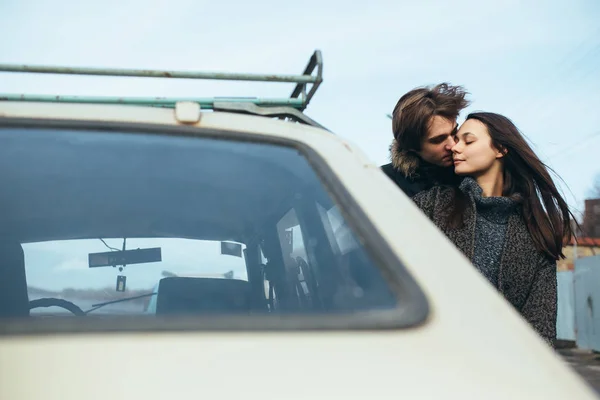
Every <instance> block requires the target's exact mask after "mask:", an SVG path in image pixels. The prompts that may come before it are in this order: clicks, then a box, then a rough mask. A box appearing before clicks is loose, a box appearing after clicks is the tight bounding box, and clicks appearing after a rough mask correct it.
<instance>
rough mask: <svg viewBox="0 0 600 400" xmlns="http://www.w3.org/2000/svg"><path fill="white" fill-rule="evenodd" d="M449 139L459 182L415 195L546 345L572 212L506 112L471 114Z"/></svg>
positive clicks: (550, 340) (553, 329)
mask: <svg viewBox="0 0 600 400" xmlns="http://www.w3.org/2000/svg"><path fill="white" fill-rule="evenodd" d="M455 141H456V144H455V145H454V147H453V148H452V153H453V159H454V169H455V172H456V174H458V175H461V176H465V178H464V179H463V180H462V182H461V184H460V186H459V187H447V186H438V187H434V188H432V189H430V190H428V191H426V192H421V193H419V194H418V195H417V196H415V198H414V201H415V202H416V203H417V205H418V206H419V207H420V208H421V209H422V210H423V212H425V214H427V215H428V216H429V218H431V219H432V220H433V222H434V223H435V224H436V225H437V226H438V227H439V228H440V229H441V230H442V231H443V232H444V233H445V234H446V235H447V236H448V237H449V238H450V240H451V241H452V242H454V244H455V245H456V246H457V247H458V248H459V249H460V250H461V251H462V252H463V253H464V254H465V255H466V256H467V257H468V258H469V259H470V260H471V262H472V263H473V265H474V266H475V267H476V268H477V269H478V270H479V271H480V272H481V273H482V274H483V275H484V276H485V277H486V278H487V279H488V280H489V282H490V283H491V284H492V285H493V286H494V287H496V288H497V289H498V290H499V291H500V292H501V293H502V294H503V295H504V297H505V298H506V299H507V300H508V301H509V302H510V303H511V304H512V305H513V306H514V307H515V308H516V309H517V310H518V311H519V312H520V313H521V315H522V316H523V317H524V318H525V319H526V320H527V321H529V323H530V324H531V325H532V326H533V328H534V329H535V330H536V331H537V332H538V333H539V334H540V335H541V336H542V338H544V339H545V340H546V341H547V342H548V343H549V344H550V345H552V344H553V340H554V339H555V338H556V302H557V297H556V296H557V295H556V260H558V259H559V258H561V257H562V258H564V255H563V252H562V248H563V243H564V242H565V240H570V238H571V236H572V235H573V231H572V229H571V216H572V214H571V213H570V212H569V209H568V207H567V204H566V202H565V201H564V199H563V198H562V197H561V195H560V194H559V192H558V190H557V189H556V186H555V185H554V182H553V181H552V178H551V177H550V174H549V173H548V168H547V167H546V166H545V165H544V163H542V162H541V161H540V160H539V158H538V157H537V156H536V155H535V153H534V152H533V150H532V149H531V147H530V146H529V145H528V144H527V142H526V141H525V139H524V137H523V136H522V135H521V133H520V132H519V131H518V129H517V128H516V127H515V125H514V124H513V123H512V122H511V121H510V120H509V119H508V118H506V117H504V116H502V115H498V114H493V113H486V112H482V113H473V114H470V115H468V116H467V119H466V121H465V122H464V123H463V125H462V126H461V127H460V129H459V131H458V133H457V136H456V139H455Z"/></svg>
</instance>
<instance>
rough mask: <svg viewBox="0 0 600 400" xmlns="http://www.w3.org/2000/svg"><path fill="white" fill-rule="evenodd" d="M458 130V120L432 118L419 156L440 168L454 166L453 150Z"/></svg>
mask: <svg viewBox="0 0 600 400" xmlns="http://www.w3.org/2000/svg"><path fill="white" fill-rule="evenodd" d="M456 129H457V124H456V120H450V119H446V118H444V117H440V116H438V115H436V116H434V117H433V118H431V122H430V124H429V130H428V131H427V137H425V139H424V140H423V143H422V144H421V151H419V152H418V154H419V156H421V158H422V159H423V160H424V161H426V162H428V163H430V164H434V165H437V166H440V167H450V166H452V165H453V161H452V151H451V149H452V147H453V146H454V144H455V142H454V136H455V135H456Z"/></svg>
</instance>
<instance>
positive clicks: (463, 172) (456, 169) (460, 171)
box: [454, 166, 469, 176]
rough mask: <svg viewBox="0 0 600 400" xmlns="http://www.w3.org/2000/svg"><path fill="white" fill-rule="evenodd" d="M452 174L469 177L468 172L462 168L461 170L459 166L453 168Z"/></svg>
mask: <svg viewBox="0 0 600 400" xmlns="http://www.w3.org/2000/svg"><path fill="white" fill-rule="evenodd" d="M454 173H455V174H456V175H459V176H466V175H469V171H466V170H465V169H464V168H461V167H460V166H457V167H454Z"/></svg>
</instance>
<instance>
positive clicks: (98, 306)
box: [84, 292, 158, 314]
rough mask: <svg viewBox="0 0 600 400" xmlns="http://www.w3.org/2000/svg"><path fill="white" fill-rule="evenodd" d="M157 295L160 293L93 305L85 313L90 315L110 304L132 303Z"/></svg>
mask: <svg viewBox="0 0 600 400" xmlns="http://www.w3.org/2000/svg"><path fill="white" fill-rule="evenodd" d="M155 294H158V293H155V292H153V293H146V294H141V295H139V296H133V297H126V298H124V299H117V300H111V301H107V302H105V303H98V304H92V308H90V309H89V310H87V311H84V313H85V314H88V313H90V312H92V311H96V310H97V309H99V308H102V307H104V306H107V305H109V304H115V303H121V302H124V301H130V300H135V299H141V298H143V297H149V296H154V295H155Z"/></svg>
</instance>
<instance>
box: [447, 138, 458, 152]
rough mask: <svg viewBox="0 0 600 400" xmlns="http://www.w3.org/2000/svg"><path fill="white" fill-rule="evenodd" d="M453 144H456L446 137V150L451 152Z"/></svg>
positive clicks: (452, 139)
mask: <svg viewBox="0 0 600 400" xmlns="http://www.w3.org/2000/svg"><path fill="white" fill-rule="evenodd" d="M455 144H456V142H455V141H454V138H453V137H452V136H450V137H448V139H446V146H445V148H446V150H448V151H450V150H452V147H454V145H455Z"/></svg>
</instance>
